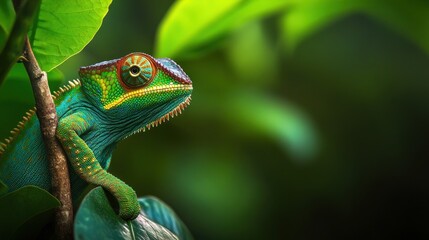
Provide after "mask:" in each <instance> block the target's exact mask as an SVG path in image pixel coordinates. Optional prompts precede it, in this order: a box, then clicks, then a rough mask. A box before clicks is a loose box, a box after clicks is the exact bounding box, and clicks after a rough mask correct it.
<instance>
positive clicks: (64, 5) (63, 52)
mask: <svg viewBox="0 0 429 240" xmlns="http://www.w3.org/2000/svg"><path fill="white" fill-rule="evenodd" d="M111 2H112V0H101V1H87V0H79V1H76V0H66V1H52V0H51V1H42V4H41V5H40V10H39V12H38V15H37V18H36V19H35V20H34V21H33V25H32V27H31V29H30V32H29V34H28V35H29V37H30V42H31V46H32V48H33V51H34V54H35V56H36V58H37V61H38V62H39V64H40V67H41V68H42V69H43V70H45V71H47V72H49V71H51V70H52V69H54V68H55V67H57V66H58V65H60V64H61V63H63V62H64V61H65V60H67V59H68V58H69V57H71V56H73V55H75V54H76V53H78V52H80V51H81V50H82V49H83V48H84V47H85V46H86V45H87V44H88V43H89V41H91V39H92V38H93V37H94V35H95V33H96V32H97V31H98V29H99V28H100V26H101V23H102V21H103V18H104V16H106V14H107V11H108V8H109V5H110V3H111Z"/></svg>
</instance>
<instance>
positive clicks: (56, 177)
mask: <svg viewBox="0 0 429 240" xmlns="http://www.w3.org/2000/svg"><path fill="white" fill-rule="evenodd" d="M24 57H25V58H26V60H25V61H23V62H24V65H25V69H26V70H27V73H28V76H29V77H30V81H31V87H32V88H33V93H34V98H35V100H36V108H37V111H36V113H37V117H38V118H39V122H40V131H41V132H42V137H43V141H44V143H45V147H46V154H47V158H48V159H49V167H50V172H51V184H52V194H53V195H54V196H55V197H56V198H58V200H60V202H61V206H60V207H59V208H57V209H56V212H55V223H54V224H55V239H72V236H73V235H72V233H73V231H72V229H73V206H72V201H71V193H70V179H69V172H68V168H67V159H66V156H65V154H64V151H63V149H62V147H61V145H60V143H59V142H58V140H57V139H56V137H55V133H56V129H57V124H58V118H57V112H56V109H55V104H54V101H53V99H52V95H51V91H50V90H49V85H48V76H47V74H46V72H42V70H41V69H40V67H39V64H38V63H37V60H36V58H35V56H34V54H33V50H32V49H31V45H30V41H29V39H28V37H27V38H26V40H25V46H24Z"/></svg>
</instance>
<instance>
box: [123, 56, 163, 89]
mask: <svg viewBox="0 0 429 240" xmlns="http://www.w3.org/2000/svg"><path fill="white" fill-rule="evenodd" d="M118 68H119V69H118V70H119V74H120V77H121V80H122V82H123V83H124V84H125V85H126V86H127V87H130V88H138V87H144V86H146V85H148V84H149V83H150V82H151V81H152V79H153V77H154V76H155V73H156V68H155V66H154V64H153V62H152V61H151V59H150V58H149V57H148V56H146V55H145V54H139V53H134V54H129V55H127V56H125V57H123V58H122V59H121V60H120V61H119V62H118Z"/></svg>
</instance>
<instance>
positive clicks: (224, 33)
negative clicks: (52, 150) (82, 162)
mask: <svg viewBox="0 0 429 240" xmlns="http://www.w3.org/2000/svg"><path fill="white" fill-rule="evenodd" d="M54 2H55V1H49V0H44V1H42V4H44V5H45V6H43V5H42V9H45V10H44V11H40V14H42V17H43V18H42V17H41V16H40V15H39V16H37V19H38V20H36V23H38V24H41V25H42V26H43V24H47V25H45V26H44V27H45V28H47V29H49V28H50V27H51V25H52V27H54V28H55V31H54V33H55V34H52V35H51V34H50V32H49V30H47V29H45V28H44V29H43V30H42V31H39V30H40V29H39V30H38V28H40V27H39V26H40V25H33V28H32V30H31V33H30V36H32V43H33V45H35V49H37V51H36V55H37V57H38V58H39V59H41V60H40V61H41V62H42V68H44V70H50V69H52V68H53V70H52V71H51V72H50V73H49V74H50V76H49V79H50V84H51V87H52V88H53V89H55V88H56V87H57V86H58V84H59V83H60V82H61V81H62V79H63V77H62V75H61V73H59V72H58V69H56V67H57V66H59V67H60V69H61V70H63V71H64V75H65V76H66V79H67V80H69V79H72V78H73V77H76V69H77V66H80V65H84V64H90V63H94V62H98V61H101V60H108V59H109V58H117V57H120V56H123V55H124V54H126V53H128V52H132V51H144V52H149V53H150V52H151V51H152V52H154V53H155V55H156V56H159V57H171V58H173V59H175V60H178V62H179V64H180V65H181V66H183V68H184V70H185V71H186V72H187V73H188V75H189V76H190V77H191V79H192V80H193V81H194V85H195V91H194V94H193V102H192V106H191V107H190V108H189V109H187V110H186V111H185V114H184V116H181V117H180V118H179V119H177V120H176V119H175V120H174V121H173V122H171V123H169V124H168V125H165V126H164V125H163V126H162V127H161V128H158V129H154V130H151V131H150V133H145V134H142V135H136V136H133V137H131V138H129V139H127V140H126V141H125V142H124V143H122V144H120V145H119V146H118V149H117V151H116V152H115V153H114V156H113V161H112V168H111V171H112V172H113V173H114V174H115V175H119V176H121V175H122V176H121V178H122V179H124V180H125V181H126V182H128V183H130V184H131V185H132V186H133V187H134V188H135V189H136V190H137V192H139V193H147V192H150V193H151V194H154V195H157V196H160V197H162V199H166V200H168V202H170V203H172V204H174V208H175V209H176V210H178V212H180V213H181V217H182V218H183V219H184V220H185V221H186V222H187V223H188V225H189V226H190V228H191V229H192V232H193V233H194V234H195V235H196V237H198V238H200V239H268V238H270V239H276V238H279V237H282V238H284V237H289V238H291V239H296V238H298V239H299V238H309V239H311V238H315V236H317V237H316V238H318V239H323V238H327V239H332V238H349V237H350V236H349V235H347V234H350V231H349V230H350V229H351V230H354V232H356V233H360V234H361V235H359V236H362V237H361V238H367V237H368V236H369V235H370V234H371V233H373V231H375V230H374V229H375V227H374V226H377V228H376V229H377V232H378V233H381V232H382V233H383V234H380V235H383V236H386V234H385V233H386V232H384V231H383V229H386V226H389V228H392V227H391V226H396V227H394V228H392V229H393V230H392V235H391V236H393V237H394V236H397V235H398V234H401V232H399V233H398V232H397V231H399V229H405V228H406V225H405V224H399V223H404V220H401V219H414V218H413V217H414V216H413V215H411V214H412V213H413V212H420V209H417V207H416V209H417V210H416V209H414V208H413V207H409V206H410V205H415V206H422V204H421V205H419V202H418V201H417V200H415V199H426V198H427V191H426V188H425V184H424V183H425V180H426V178H425V177H423V174H422V175H421V176H420V175H419V174H408V173H407V172H405V169H411V170H413V171H414V172H417V173H420V169H425V167H424V166H426V165H425V163H415V161H412V160H413V158H416V159H417V158H418V159H426V155H425V154H424V153H425V152H426V150H422V149H420V148H424V146H426V142H427V141H426V138H427V131H426V130H425V128H423V127H418V126H417V125H418V123H419V122H424V121H427V120H428V117H427V116H428V115H429V114H428V113H427V111H425V110H424V109H427V107H426V106H427V104H428V103H429V101H428V99H427V91H428V90H429V89H428V87H427V84H425V81H419V80H424V79H427V78H428V77H429V76H428V75H427V74H426V73H427V71H426V70H427V69H426V68H427V64H428V62H429V61H428V60H427V53H428V51H429V46H428V43H429V35H428V31H427V29H428V27H429V22H428V18H427V16H428V13H429V4H428V3H427V2H425V1H421V0H413V1H411V2H405V1H400V0H393V1H387V0H381V1H371V0H361V1H359V0H350V1H346V0H274V1H263V0H233V1H228V0H219V1H205V0H178V1H175V2H174V3H173V4H172V5H171V6H170V4H171V2H172V1H169V0H164V1H158V2H156V4H155V3H154V1H139V2H135V1H131V0H124V1H115V2H114V3H113V4H112V5H111V6H110V13H109V15H107V17H106V20H105V24H103V27H101V28H100V25H101V20H102V19H103V17H104V15H105V14H106V11H107V8H108V7H109V3H110V1H109V2H105V3H103V4H104V5H102V6H103V7H102V8H94V9H93V11H95V12H97V14H94V16H92V15H91V16H88V15H86V16H85V15H75V14H80V13H82V14H85V13H86V14H87V13H88V12H86V11H82V12H80V11H74V12H73V13H75V14H67V15H68V16H67V17H66V16H64V15H61V14H65V12H61V14H60V15H58V17H55V16H57V15H50V14H47V13H48V12H56V10H52V9H51V10H48V9H50V8H54V7H55V6H57V5H56V4H59V5H61V4H64V5H61V6H67V7H66V8H65V9H66V10H67V11H68V10H69V9H72V8H75V7H76V8H79V7H82V6H85V4H87V3H88V4H89V1H79V3H80V5H79V4H78V5H77V6H68V4H69V1H62V2H64V3H56V2H55V3H54ZM97 3H99V2H97ZM1 4H2V5H1V6H0V49H1V46H2V44H3V45H5V44H6V40H7V37H8V35H9V34H10V32H11V31H12V26H13V25H12V24H11V23H13V19H14V15H15V14H14V13H13V12H12V11H11V4H10V2H9V1H3V2H2V3H1ZM100 4H102V3H101V2H100ZM59 5H58V6H59ZM69 7H70V8H69ZM84 9H86V8H84ZM99 10H100V12H98V11H99ZM69 13H70V11H69ZM52 18H59V19H64V22H62V21H57V20H52ZM41 19H48V20H46V22H44V21H41ZM75 20H76V21H75ZM92 20H93V21H92ZM88 22H90V23H91V24H93V25H92V26H90V27H89V28H88V29H91V31H79V29H81V28H83V26H82V25H80V24H86V23H88ZM74 24H77V25H74ZM158 24H159V26H158ZM75 26H76V27H75ZM124 26H126V27H124ZM155 26H158V27H155ZM85 27H86V26H85ZM98 28H100V32H99V33H98V34H97V36H95V38H94V40H93V41H91V40H92V37H94V34H95V33H96V32H97V31H98ZM66 29H67V31H64V30H66ZM85 29H86V28H85ZM47 31H48V32H47ZM71 31H73V33H71ZM68 33H70V36H68V35H67V34H68ZM112 33H114V34H112ZM155 35H156V37H154V36H155ZM45 40H46V41H45ZM89 41H91V43H89V45H88V47H87V48H86V49H85V50H84V51H83V52H82V53H81V54H79V55H77V56H76V57H74V58H71V59H70V60H69V61H66V60H67V59H68V58H70V57H71V56H72V55H74V54H76V53H77V52H79V51H80V50H81V49H82V48H83V47H84V46H85V45H86V44H88V42H89ZM59 43H61V44H59ZM62 43H65V44H62ZM75 43H76V45H75ZM152 45H154V46H156V48H155V49H153V50H152ZM106 46H109V48H108V49H106ZM416 46H418V47H420V48H421V49H422V50H424V51H425V53H426V54H425V53H421V52H420V51H419V49H418V48H417V47H416ZM56 47H61V49H56ZM62 47H64V49H63V48H62ZM51 61H52V62H51ZM64 61H66V62H64ZM19 68H20V64H17V65H15V67H14V69H12V71H11V73H10V74H9V76H8V78H7V81H6V82H5V84H3V85H2V86H1V89H0V105H1V107H2V109H3V110H4V111H5V112H8V113H10V114H8V116H6V117H2V118H1V119H0V125H1V126H2V127H1V128H0V133H1V134H0V135H2V136H5V135H7V133H8V131H9V130H10V129H11V128H13V126H15V123H16V122H17V120H18V119H19V118H20V117H21V114H22V112H24V110H25V109H26V108H28V107H30V106H31V105H32V97H31V91H30V88H29V86H28V84H26V82H27V80H28V79H27V77H26V76H25V74H22V72H23V70H22V68H21V69H19ZM56 74H57V75H56ZM55 75H56V76H55ZM18 92H19V93H20V94H15V93H18ZM14 114H15V115H14ZM135 146H144V152H142V149H141V148H140V147H137V148H136V147H135ZM419 146H420V147H419ZM422 146H423V147H422ZM420 155H422V156H423V157H422V156H420ZM119 159H121V160H123V161H121V160H119ZM404 159H405V160H407V161H404ZM288 160H297V161H288ZM302 160H313V161H302ZM422 171H423V170H422ZM142 178H144V180H145V181H142ZM414 181H415V182H414ZM416 182H418V183H416ZM396 186H398V187H397V188H399V190H398V189H397V188H396ZM419 186H423V187H420V188H421V189H424V191H423V190H421V192H419V190H418V189H420V188H419ZM1 189H2V188H1V187H0V192H1ZM410 189H412V190H410ZM416 189H417V190H416ZM91 194H92V195H88V196H87V202H86V203H85V204H87V205H86V207H87V208H86V210H87V212H86V213H85V214H88V215H90V216H91V217H96V218H97V216H99V214H100V212H98V211H103V213H101V214H103V215H104V214H106V216H109V218H107V219H105V220H109V219H110V220H111V219H114V218H115V217H116V215H114V212H113V211H112V210H111V208H110V207H108V203H107V201H106V199H105V197H104V194H101V192H99V193H98V195H97V194H96V193H94V192H92V193H91ZM404 196H409V197H404ZM98 198H100V201H104V202H103V203H104V204H102V207H103V208H97V207H96V206H94V205H95V204H94V202H92V201H94V199H98ZM91 199H92V200H91ZM401 199H406V201H405V200H404V201H401ZM410 199H414V200H412V201H411V204H409V203H408V200H410ZM142 201H143V202H141V203H142V204H143V203H144V202H146V203H148V202H149V205H150V204H153V205H152V206H157V204H159V202H158V203H157V202H156V201H154V202H151V201H152V200H151V199H150V198H146V200H142ZM396 203H399V204H396ZM91 204H92V205H91ZM389 204H390V205H389ZM161 205H162V204H161ZM142 206H143V208H144V207H145V205H144V204H143V205H142ZM398 206H401V207H400V208H398ZM402 208H403V210H401V209H402ZM153 209H156V208H155V207H154V208H153ZM161 209H168V208H161ZM81 210H82V208H81V209H80V210H79V211H80V212H79V213H78V214H80V216H83V215H82V214H83V210H82V211H81ZM144 212H145V215H143V214H142V215H141V216H140V217H139V219H145V222H144V223H145V224H146V223H147V224H150V226H154V227H155V228H156V229H158V230H159V231H161V232H164V233H165V232H166V231H167V230H166V228H168V229H170V230H171V228H169V227H168V226H167V225H166V224H164V223H163V222H159V221H156V218H155V217H154V216H153V215H151V214H150V212H151V211H149V210H148V209H147V208H146V209H145V208H144ZM161 212H162V211H161ZM396 213H397V214H399V215H401V214H402V215H401V217H398V216H397V215H395V214H396ZM166 214H167V216H170V217H171V218H173V219H177V217H176V215H174V214H172V213H171V212H170V211H169V210H168V211H166ZM382 216H387V217H382ZM392 216H393V217H392ZM82 219H83V218H82ZM97 219H99V220H101V219H100V218H97ZM368 219H369V220H368ZM406 221H408V220H406ZM418 222H424V221H417V220H416V223H415V224H414V223H413V224H414V225H413V227H411V229H413V230H415V229H416V228H422V229H424V226H421V225H419V224H420V223H418ZM96 223H97V224H109V223H111V224H116V225H115V226H116V227H119V228H122V229H125V231H124V232H123V233H124V234H126V235H127V237H129V230H130V226H131V225H128V224H126V223H124V222H120V220H118V219H116V220H114V221H111V222H103V221H100V222H98V221H97V222H96ZM141 223H142V224H143V222H141ZM170 223H171V222H170ZM94 224H95V223H94ZM383 224H384V225H383ZM179 225H180V224H179ZM82 226H83V225H76V227H79V228H77V229H78V230H79V231H82V232H85V234H87V232H88V228H80V227H82ZM90 226H93V225H90ZM104 226H105V225H104ZM108 226H111V225H108ZM132 226H133V229H134V231H135V233H136V234H140V233H143V232H145V231H146V232H147V230H148V229H145V228H139V227H137V226H136V225H132ZM145 226H149V225H145ZM15 229H16V228H15ZM100 229H105V228H104V227H103V228H101V227H100ZM112 229H115V228H112V227H109V228H108V229H107V230H106V232H107V231H108V230H112ZM308 229H311V231H308ZM344 229H346V230H347V231H345V230H344ZM380 229H381V230H380ZM343 230H344V232H347V233H344V232H342V231H343ZM172 232H173V233H175V234H176V235H177V236H179V238H180V234H179V233H178V232H176V231H173V230H172ZM393 233H397V234H396V235H395V234H393ZM88 234H90V233H88ZM81 236H83V235H81ZM387 236H390V235H388V234H387Z"/></svg>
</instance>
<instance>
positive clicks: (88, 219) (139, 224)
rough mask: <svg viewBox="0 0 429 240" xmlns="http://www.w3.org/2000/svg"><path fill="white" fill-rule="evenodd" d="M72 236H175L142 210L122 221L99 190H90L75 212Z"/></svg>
mask: <svg viewBox="0 0 429 240" xmlns="http://www.w3.org/2000/svg"><path fill="white" fill-rule="evenodd" d="M74 237H75V239H143V240H155V239H165V240H169V239H178V238H177V237H176V236H175V235H174V234H173V233H171V232H170V231H169V230H168V229H167V228H165V227H163V226H161V225H159V224H157V223H155V222H153V221H151V220H150V219H149V218H148V217H147V216H146V215H145V214H144V213H143V212H141V213H140V215H139V216H138V217H137V218H136V219H135V220H133V221H129V222H126V221H124V220H123V219H122V218H120V217H119V216H118V215H117V214H116V213H115V212H114V211H113V208H112V207H111V206H110V203H109V200H108V198H107V197H106V194H105V193H104V191H103V189H102V188H101V187H97V188H95V189H93V190H91V191H90V192H89V193H88V195H87V196H86V197H85V198H84V199H83V201H82V203H81V205H80V207H79V210H78V211H77V214H76V218H75V225H74Z"/></svg>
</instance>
